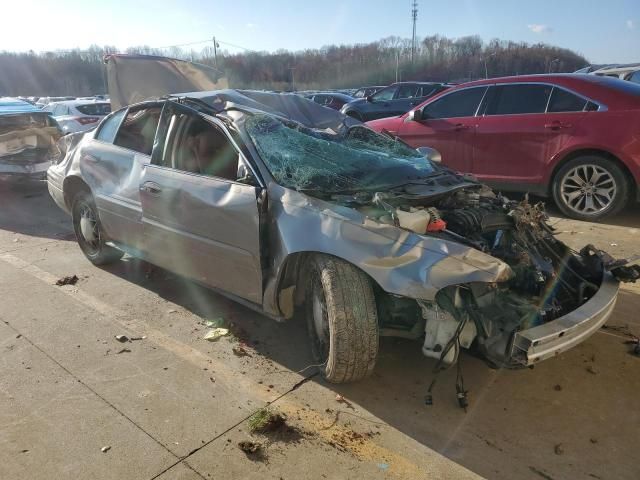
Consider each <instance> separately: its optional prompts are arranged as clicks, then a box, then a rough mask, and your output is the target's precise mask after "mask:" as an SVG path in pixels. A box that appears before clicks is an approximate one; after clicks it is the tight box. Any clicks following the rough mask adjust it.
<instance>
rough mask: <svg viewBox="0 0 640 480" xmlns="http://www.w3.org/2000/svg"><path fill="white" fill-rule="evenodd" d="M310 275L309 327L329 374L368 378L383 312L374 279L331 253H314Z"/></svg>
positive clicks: (337, 378)
mask: <svg viewBox="0 0 640 480" xmlns="http://www.w3.org/2000/svg"><path fill="white" fill-rule="evenodd" d="M305 273H306V275H305V278H306V280H307V286H306V295H305V306H306V317H307V328H308V330H309V335H310V338H311V348H312V352H313V354H314V357H315V359H316V360H317V362H318V363H319V364H321V365H322V373H323V374H324V376H325V378H326V379H327V380H328V381H330V382H332V383H347V382H353V381H356V380H361V379H363V378H366V377H368V376H369V375H371V373H372V372H373V368H374V366H375V363H376V358H377V356H378V313H377V309H376V302H375V297H374V293H373V288H372V286H371V282H370V280H369V278H368V277H367V276H366V275H365V274H364V273H363V272H362V271H361V270H359V269H357V268H356V267H354V266H353V265H351V264H349V263H347V262H345V261H343V260H340V259H338V258H335V257H330V256H327V255H316V256H314V257H312V258H311V259H310V260H309V262H308V264H307V269H306V272H305Z"/></svg>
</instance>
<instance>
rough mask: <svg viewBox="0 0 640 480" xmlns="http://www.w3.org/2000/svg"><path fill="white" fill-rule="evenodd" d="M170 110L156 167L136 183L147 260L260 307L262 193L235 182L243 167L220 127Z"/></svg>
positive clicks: (176, 107)
mask: <svg viewBox="0 0 640 480" xmlns="http://www.w3.org/2000/svg"><path fill="white" fill-rule="evenodd" d="M171 103H172V102H167V105H166V107H165V110H164V111H163V116H162V121H161V126H160V129H159V132H158V138H157V140H156V150H154V156H153V157H154V161H153V163H152V164H149V165H147V166H145V167H144V169H143V172H142V177H141V180H140V198H141V201H142V214H143V217H142V223H143V230H144V248H145V250H146V252H147V256H148V258H149V259H150V260H151V261H152V262H153V263H155V264H157V265H160V266H162V267H164V268H167V269H169V270H172V271H174V272H177V273H180V274H182V275H185V276H188V277H191V278H193V279H195V280H197V281H199V282H201V283H204V284H206V285H208V286H212V287H215V288H219V289H221V290H224V291H227V292H229V293H232V294H234V295H237V296H239V297H242V298H244V299H247V300H249V301H252V302H255V303H258V304H260V303H261V302H262V267H261V262H260V242H259V238H260V237H259V234H260V221H259V220H260V219H259V213H258V196H259V194H260V191H261V188H260V187H258V186H253V185H247V184H243V183H239V182H237V181H236V180H237V179H238V176H237V175H238V166H239V162H242V163H243V164H246V160H245V159H244V158H243V156H242V154H241V153H240V152H239V150H238V149H237V148H236V147H235V145H234V144H233V142H232V141H231V138H230V137H229V136H228V133H227V132H226V131H225V130H224V127H223V126H222V125H221V124H217V123H216V122H214V121H211V122H210V121H205V120H204V119H203V118H202V117H201V116H200V115H199V114H198V113H197V112H195V111H193V110H191V109H188V108H186V107H182V106H179V105H171ZM163 131H166V132H167V133H166V135H165V136H164V138H162V135H163Z"/></svg>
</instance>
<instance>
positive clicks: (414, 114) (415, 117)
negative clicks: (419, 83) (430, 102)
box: [407, 108, 422, 122]
mask: <svg viewBox="0 0 640 480" xmlns="http://www.w3.org/2000/svg"><path fill="white" fill-rule="evenodd" d="M421 120H422V110H420V109H419V108H417V109H416V110H411V111H410V112H409V115H407V122H419V121H421Z"/></svg>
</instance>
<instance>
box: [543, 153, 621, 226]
mask: <svg viewBox="0 0 640 480" xmlns="http://www.w3.org/2000/svg"><path fill="white" fill-rule="evenodd" d="M552 189H553V199H554V200H555V202H556V205H557V206H558V208H559V209H560V210H561V211H562V213H564V214H565V215H566V216H568V217H571V218H575V219H577V220H586V221H599V220H602V219H603V218H605V217H609V216H613V215H615V214H617V213H619V212H620V210H622V209H623V208H624V207H625V206H626V205H627V203H628V202H629V196H630V194H631V188H630V186H629V181H628V179H627V178H626V175H625V172H624V171H623V170H622V169H621V168H620V167H619V166H618V165H617V164H616V163H615V162H613V161H611V160H609V159H607V158H604V157H601V156H597V155H585V156H582V157H577V158H574V159H573V160H571V161H569V162H567V163H566V164H565V165H563V166H562V168H560V170H558V173H557V174H556V176H555V178H554V180H553V185H552Z"/></svg>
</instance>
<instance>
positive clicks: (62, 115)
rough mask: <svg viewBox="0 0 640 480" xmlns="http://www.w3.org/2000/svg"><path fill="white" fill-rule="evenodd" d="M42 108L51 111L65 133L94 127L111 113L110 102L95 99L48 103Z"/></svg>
mask: <svg viewBox="0 0 640 480" xmlns="http://www.w3.org/2000/svg"><path fill="white" fill-rule="evenodd" d="M43 110H44V111H47V112H51V115H52V116H53V118H55V119H56V122H58V125H60V128H61V129H62V131H63V133H65V134H67V133H77V132H85V131H87V130H90V129H92V128H95V127H96V126H97V125H98V123H100V120H102V119H103V118H104V117H105V116H106V115H108V114H110V113H111V104H110V103H109V102H105V101H97V100H95V99H86V100H85V99H80V100H67V101H63V102H52V103H49V104H48V105H47V106H46V107H44V108H43Z"/></svg>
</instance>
